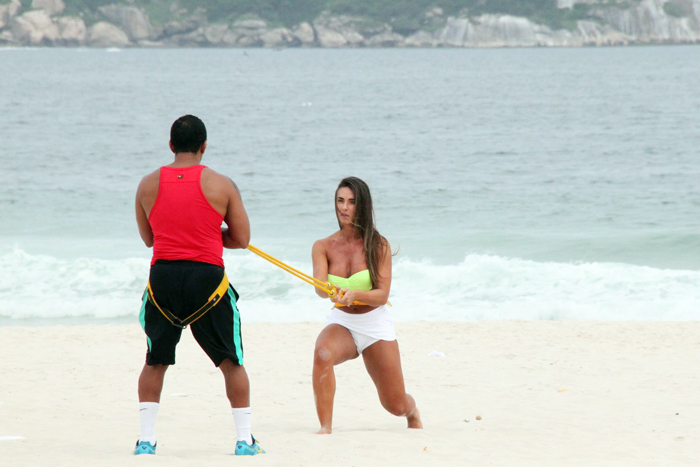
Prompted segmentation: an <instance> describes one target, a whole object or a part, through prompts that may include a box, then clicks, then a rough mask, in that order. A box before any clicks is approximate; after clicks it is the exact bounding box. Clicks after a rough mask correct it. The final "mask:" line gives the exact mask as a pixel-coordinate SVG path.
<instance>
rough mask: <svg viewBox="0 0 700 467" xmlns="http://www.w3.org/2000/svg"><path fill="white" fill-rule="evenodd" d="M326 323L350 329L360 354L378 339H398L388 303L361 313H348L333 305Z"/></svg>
mask: <svg viewBox="0 0 700 467" xmlns="http://www.w3.org/2000/svg"><path fill="white" fill-rule="evenodd" d="M326 324H338V325H340V326H343V327H344V328H346V329H347V330H348V331H350V334H351V335H352V339H353V340H354V341H355V346H357V352H358V353H360V354H361V353H362V351H363V350H365V349H366V348H367V347H369V346H370V345H372V344H374V343H375V342H377V341H395V340H396V330H395V329H394V320H393V319H392V318H391V314H390V313H389V309H388V308H387V306H386V305H382V306H380V307H378V308H375V309H374V310H372V311H370V312H367V313H359V314H355V313H346V312H344V311H343V310H342V309H340V308H338V307H333V309H332V310H331V312H330V314H329V315H328V320H327V322H326Z"/></svg>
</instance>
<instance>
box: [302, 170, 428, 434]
mask: <svg viewBox="0 0 700 467" xmlns="http://www.w3.org/2000/svg"><path fill="white" fill-rule="evenodd" d="M335 212H336V217H337V218H338V226H339V227H340V229H339V230H338V231H337V232H335V233H334V234H332V235H331V236H329V237H327V238H324V239H322V240H318V241H317V242H315V243H314V246H313V251H312V258H313V267H314V277H316V278H317V279H320V280H322V281H324V282H325V281H328V282H331V283H332V284H333V285H335V286H336V287H337V288H338V291H339V292H338V295H337V296H336V297H334V298H331V301H332V302H333V303H334V304H335V306H334V308H333V309H332V310H331V313H330V315H329V317H328V324H327V326H326V327H325V328H324V329H323V331H321V333H320V334H319V336H318V339H317V340H316V348H315V350H314V367H313V388H314V396H315V399H316V412H317V414H318V419H319V422H320V423H321V429H320V430H319V433H323V434H330V433H331V431H332V421H333V399H334V397H335V373H334V370H333V367H334V366H335V365H338V364H340V363H343V362H345V361H348V360H352V359H354V358H357V357H358V356H359V355H360V354H362V358H363V359H364V362H365V367H366V368H367V372H368V373H369V375H370V377H371V378H372V381H373V382H374V385H375V386H376V387H377V392H378V394H379V400H380V402H381V404H382V406H383V407H384V408H385V409H386V410H388V411H389V412H390V413H392V414H394V415H397V416H403V417H406V419H407V422H408V427H409V428H422V427H423V424H422V422H421V419H420V414H419V412H418V408H417V407H416V402H415V401H414V400H413V397H411V396H410V395H409V394H407V393H406V390H405V388H404V380H403V372H402V370H401V358H400V355H399V344H398V342H397V341H396V333H395V331H394V323H393V320H392V318H391V315H390V313H389V310H388V309H387V306H386V304H387V300H388V298H389V289H390V288H391V247H390V245H389V242H388V240H387V239H386V238H384V237H382V236H381V235H380V234H379V232H378V231H377V229H376V227H375V225H374V210H373V208H372V197H371V195H370V192H369V187H368V186H367V184H366V183H365V182H363V181H362V180H360V179H359V178H357V177H348V178H345V179H343V180H341V182H340V184H339V185H338V188H337V190H336V192H335ZM316 291H317V293H318V294H319V296H321V297H323V298H328V295H327V294H326V293H325V292H323V291H320V290H318V289H316Z"/></svg>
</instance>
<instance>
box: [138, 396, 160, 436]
mask: <svg viewBox="0 0 700 467" xmlns="http://www.w3.org/2000/svg"><path fill="white" fill-rule="evenodd" d="M159 406H160V404H159V403H158V402H139V416H140V418H141V434H140V435H139V441H148V442H149V443H151V444H152V445H153V446H155V444H156V417H157V416H158V407H159Z"/></svg>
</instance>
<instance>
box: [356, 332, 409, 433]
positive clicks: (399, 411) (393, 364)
mask: <svg viewBox="0 0 700 467" xmlns="http://www.w3.org/2000/svg"><path fill="white" fill-rule="evenodd" d="M362 357H363V359H364V361H365V367H366V368H367V372H368V373H369V375H370V377H371V378H372V381H374V385H375V386H376V387H377V393H378V394H379V401H380V402H381V403H382V406H383V407H384V408H385V409H386V410H388V411H389V412H390V413H392V414H394V415H396V416H399V417H406V420H407V422H408V427H409V428H423V422H422V421H421V419H420V412H419V411H418V407H416V401H415V400H413V397H411V395H410V394H407V393H406V389H405V386H404V381H403V372H402V371H401V356H400V354H399V343H398V342H397V341H378V342H375V343H374V344H372V345H370V346H369V347H367V348H366V349H365V350H364V351H363V352H362Z"/></svg>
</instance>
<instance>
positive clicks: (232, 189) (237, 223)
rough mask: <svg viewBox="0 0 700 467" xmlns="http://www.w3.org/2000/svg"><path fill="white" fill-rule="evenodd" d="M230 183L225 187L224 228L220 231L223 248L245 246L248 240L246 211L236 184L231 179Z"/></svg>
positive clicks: (248, 226) (248, 222)
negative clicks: (226, 204) (227, 192)
mask: <svg viewBox="0 0 700 467" xmlns="http://www.w3.org/2000/svg"><path fill="white" fill-rule="evenodd" d="M228 180H229V181H230V182H231V185H230V186H228V187H227V190H228V191H229V199H228V207H227V208H226V215H225V216H224V222H225V223H226V226H227V227H226V228H224V229H223V230H222V232H221V236H222V238H223V241H224V248H247V247H248V243H249V242H250V221H249V220H248V213H247V212H246V210H245V207H244V206H243V200H242V199H241V192H240V191H239V190H238V187H237V186H236V184H235V183H234V182H233V180H231V179H230V178H229V179H228Z"/></svg>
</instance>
